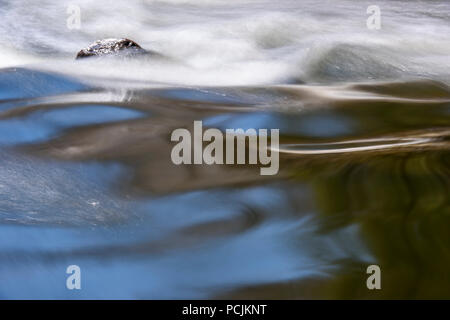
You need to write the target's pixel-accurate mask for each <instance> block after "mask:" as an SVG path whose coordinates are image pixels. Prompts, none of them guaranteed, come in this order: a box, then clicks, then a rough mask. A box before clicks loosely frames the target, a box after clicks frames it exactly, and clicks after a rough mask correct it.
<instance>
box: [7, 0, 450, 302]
mask: <svg viewBox="0 0 450 320" xmlns="http://www.w3.org/2000/svg"><path fill="white" fill-rule="evenodd" d="M0 3H1V7H0V17H1V18H2V19H0V35H1V37H0V44H1V45H2V49H3V50H2V52H1V53H0V55H1V58H2V59H0V67H2V68H4V69H0V298H3V299H14V298H40V299H49V298H56V299H66V298H67V299H83V298H84V299H92V298H100V299H103V298H113V299H117V298H123V299H136V298H155V299H162V298H202V299H205V298H246V299H251V298H275V299H278V298H287V299H297V298H333V299H334V298H339V299H342V298H349V299H378V298H385V299H389V298H391V299H393V298H395V299H397V298H411V299H413V298H450V286H449V285H448V284H449V283H450V274H449V272H448V270H450V229H449V225H450V206H449V194H450V192H449V191H450V179H449V177H450V89H449V84H450V69H449V65H448V56H449V48H450V43H449V39H448V33H449V32H448V31H449V26H448V23H447V22H448V18H449V12H450V10H448V9H449V3H448V2H446V1H432V2H426V3H424V2H422V1H408V3H407V4H406V1H395V2H393V1H389V2H387V1H383V0H380V1H379V3H378V4H379V5H380V6H381V8H382V14H383V27H382V29H381V30H380V32H373V30H368V29H367V28H366V26H365V19H366V18H367V17H366V15H365V13H366V6H365V5H362V4H360V3H359V2H358V4H357V5H356V1H347V0H340V1H332V2H331V1H324V2H321V4H320V5H319V4H318V2H317V1H309V0H304V1H290V0H283V1H276V2H274V1H271V2H269V1H265V0H258V1H240V2H233V3H232V4H231V2H225V1H200V0H187V1H172V0H171V1H133V0H130V1H127V3H126V4H125V3H124V4H121V3H119V2H117V3H115V4H114V5H113V4H111V3H109V2H108V4H106V3H105V2H104V1H95V2H92V1H88V0H83V1H81V2H80V3H81V5H82V14H86V15H85V16H83V20H82V21H83V22H82V23H83V28H82V29H81V30H79V31H77V32H73V31H70V30H65V29H64V28H61V25H64V26H65V23H66V21H65V19H66V16H65V15H64V14H62V15H60V14H59V13H60V12H63V13H64V12H65V7H64V5H65V4H66V2H64V1H59V2H58V3H55V2H52V1H50V0H48V1H47V0H46V1H41V2H39V4H38V3H37V2H34V1H29V0H15V1H2V0H0ZM130 16H132V17H133V21H130V19H129V17H130ZM63 29H64V30H63ZM111 30H115V32H118V34H114V35H111V34H110V32H111ZM109 36H115V37H120V36H127V37H131V38H133V39H134V40H136V41H137V42H139V43H140V44H141V45H142V46H143V47H145V48H149V49H152V50H153V49H154V50H156V51H158V52H161V53H162V54H164V55H167V56H169V57H171V58H173V60H171V61H159V60H145V59H136V60H114V59H106V60H95V59H93V60H90V61H85V62H80V61H78V62H75V61H74V54H73V53H74V52H76V51H78V50H79V49H80V48H81V47H83V46H85V45H86V44H88V43H90V42H92V41H93V40H95V39H97V38H101V37H109ZM11 37H13V38H11ZM30 62H33V63H34V64H31V65H30V64H28V63H30ZM23 64H28V65H26V66H22V67H19V66H18V65H23ZM11 66H13V67H11ZM195 120H202V121H203V126H204V128H205V129H206V128H219V129H220V130H225V129H237V128H243V129H248V128H254V129H279V130H280V146H279V148H278V149H277V150H274V151H278V152H279V156H280V171H279V173H278V174H277V175H274V176H261V175H260V174H259V173H260V171H259V166H254V165H211V166H208V165H180V166H176V165H174V164H173V163H172V161H171V159H170V153H171V150H172V147H173V146H174V143H173V142H171V141H170V135H171V133H172V131H173V130H174V129H177V128H187V129H191V128H192V125H193V121H195ZM73 264H75V265H79V266H80V267H81V272H82V289H81V290H79V291H78V290H72V291H70V290H67V288H66V278H67V276H68V275H67V274H66V268H67V266H69V265H73ZM370 264H377V265H379V266H380V267H381V272H382V290H368V289H367V287H366V279H367V277H368V275H367V273H366V268H367V266H368V265H370Z"/></svg>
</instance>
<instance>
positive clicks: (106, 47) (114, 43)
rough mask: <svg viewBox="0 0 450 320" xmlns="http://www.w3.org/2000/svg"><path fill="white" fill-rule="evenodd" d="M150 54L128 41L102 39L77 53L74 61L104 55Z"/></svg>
mask: <svg viewBox="0 0 450 320" xmlns="http://www.w3.org/2000/svg"><path fill="white" fill-rule="evenodd" d="M148 53H152V52H150V51H147V50H145V49H143V48H142V47H141V46H140V45H138V44H137V43H136V42H134V41H133V40H130V39H103V40H98V41H96V42H94V43H93V44H91V45H90V46H88V47H87V48H84V49H82V50H81V51H80V52H78V54H77V57H76V59H81V58H87V57H92V56H104V55H118V54H120V55H122V54H124V55H127V56H128V55H132V56H133V55H139V54H148Z"/></svg>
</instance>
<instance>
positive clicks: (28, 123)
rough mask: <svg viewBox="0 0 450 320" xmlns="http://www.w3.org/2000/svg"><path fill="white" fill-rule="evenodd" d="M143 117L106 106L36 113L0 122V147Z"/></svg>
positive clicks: (79, 107)
mask: <svg viewBox="0 0 450 320" xmlns="http://www.w3.org/2000/svg"><path fill="white" fill-rule="evenodd" d="M144 115H145V113H143V112H139V111H136V110H130V109H126V108H121V107H115V106H106V105H80V106H74V107H68V108H60V109H52V110H49V111H45V112H44V111H36V112H33V113H31V114H30V115H28V116H26V117H21V118H12V119H3V120H0V144H3V145H13V144H18V143H32V142H41V141H45V140H48V139H50V138H52V137H54V136H56V135H57V134H58V133H60V132H61V131H62V130H64V129H67V128H70V127H74V126H81V125H92V124H101V123H107V122H114V121H123V120H130V119H136V118H140V117H142V116H144Z"/></svg>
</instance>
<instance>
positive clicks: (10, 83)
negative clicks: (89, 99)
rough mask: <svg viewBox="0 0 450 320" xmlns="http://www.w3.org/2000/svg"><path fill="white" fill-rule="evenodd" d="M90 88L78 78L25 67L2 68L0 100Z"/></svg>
mask: <svg viewBox="0 0 450 320" xmlns="http://www.w3.org/2000/svg"><path fill="white" fill-rule="evenodd" d="M88 88H89V87H88V86H86V85H84V84H81V83H79V82H77V81H76V80H73V79H69V78H67V77H64V76H61V75H56V74H51V73H47V72H41V71H35V70H28V69H23V68H10V69H3V70H0V100H3V99H23V98H32V97H42V96H50V95H56V94H62V93H67V92H74V91H81V90H86V89H88Z"/></svg>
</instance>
